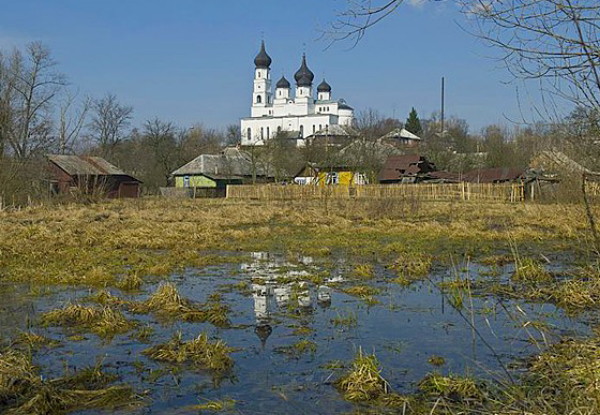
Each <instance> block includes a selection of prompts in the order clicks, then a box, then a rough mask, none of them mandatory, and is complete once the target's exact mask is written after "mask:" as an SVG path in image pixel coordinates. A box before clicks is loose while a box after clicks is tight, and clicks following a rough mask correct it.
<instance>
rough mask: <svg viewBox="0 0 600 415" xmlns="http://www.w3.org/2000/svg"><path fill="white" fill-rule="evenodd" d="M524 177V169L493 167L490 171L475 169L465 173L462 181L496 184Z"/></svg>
mask: <svg viewBox="0 0 600 415" xmlns="http://www.w3.org/2000/svg"><path fill="white" fill-rule="evenodd" d="M524 175H525V169H519V168H514V167H495V168H491V169H476V170H471V171H470V172H467V173H465V175H464V177H463V178H464V180H465V181H466V182H474V183H497V182H509V181H514V180H518V179H520V178H522V177H524Z"/></svg>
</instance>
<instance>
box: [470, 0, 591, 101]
mask: <svg viewBox="0 0 600 415" xmlns="http://www.w3.org/2000/svg"><path fill="white" fill-rule="evenodd" d="M461 4H462V10H463V12H464V13H465V14H467V15H468V16H470V17H473V19H470V20H471V21H473V22H475V24H476V30H475V34H476V35H478V36H480V37H481V38H482V39H484V40H485V41H486V42H487V43H488V44H490V45H492V46H495V47H496V48H497V49H498V50H500V51H501V53H502V56H501V58H502V59H503V60H504V62H505V63H506V65H507V68H508V69H509V70H510V71H511V73H512V74H513V75H515V76H516V77H519V78H524V79H541V80H543V81H544V82H543V84H542V85H543V87H544V88H546V89H547V90H548V91H550V92H552V93H553V94H556V95H558V96H560V97H562V98H565V99H567V100H569V101H572V102H573V103H575V104H577V105H580V106H584V107H588V108H600V3H599V2H598V1H596V0H503V1H499V0H477V1H471V2H467V1H466V0H463V1H461Z"/></svg>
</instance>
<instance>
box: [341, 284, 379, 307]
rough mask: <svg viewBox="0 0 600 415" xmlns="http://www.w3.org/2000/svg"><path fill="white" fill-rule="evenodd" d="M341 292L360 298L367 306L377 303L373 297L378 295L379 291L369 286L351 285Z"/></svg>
mask: <svg viewBox="0 0 600 415" xmlns="http://www.w3.org/2000/svg"><path fill="white" fill-rule="evenodd" d="M341 291H342V292H344V293H346V294H348V295H351V296H353V297H358V298H360V299H361V300H363V301H364V302H365V303H367V304H368V305H375V304H378V303H379V301H378V300H377V299H376V298H375V296H376V295H377V294H379V293H380V290H379V289H378V288H375V287H372V286H369V285H353V286H351V287H347V288H343V289H342V290H341Z"/></svg>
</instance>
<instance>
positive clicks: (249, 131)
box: [247, 128, 252, 140]
mask: <svg viewBox="0 0 600 415" xmlns="http://www.w3.org/2000/svg"><path fill="white" fill-rule="evenodd" d="M247 134H248V140H252V129H251V128H248V132H247Z"/></svg>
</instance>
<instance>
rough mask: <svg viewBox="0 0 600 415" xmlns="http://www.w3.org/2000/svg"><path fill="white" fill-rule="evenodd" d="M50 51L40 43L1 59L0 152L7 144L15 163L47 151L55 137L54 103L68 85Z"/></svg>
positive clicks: (32, 44) (34, 43)
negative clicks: (53, 130) (56, 68)
mask: <svg viewBox="0 0 600 415" xmlns="http://www.w3.org/2000/svg"><path fill="white" fill-rule="evenodd" d="M55 66H56V62H55V61H54V59H52V57H51V55H50V50H49V49H48V48H47V47H46V46H44V45H43V44H42V43H40V42H33V43H30V44H29V45H27V47H26V50H25V53H23V52H21V51H20V50H18V49H15V50H14V51H13V52H12V54H10V55H9V56H7V57H5V58H0V149H1V150H2V152H3V151H4V148H5V145H6V144H8V146H9V147H10V149H11V150H12V154H13V156H14V158H15V159H16V160H26V159H28V158H30V157H31V156H32V155H35V154H37V153H39V152H41V151H44V150H47V149H48V148H49V147H50V146H51V145H52V143H53V141H54V139H55V137H54V136H53V135H52V118H51V115H52V103H53V100H54V99H55V97H56V95H57V94H58V93H59V91H60V90H61V89H62V88H63V87H64V86H65V85H66V80H65V77H64V75H63V74H61V73H59V72H57V71H56V70H55Z"/></svg>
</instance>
